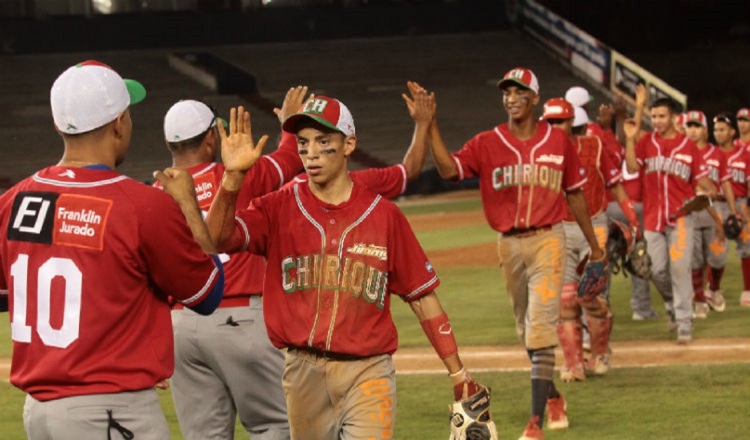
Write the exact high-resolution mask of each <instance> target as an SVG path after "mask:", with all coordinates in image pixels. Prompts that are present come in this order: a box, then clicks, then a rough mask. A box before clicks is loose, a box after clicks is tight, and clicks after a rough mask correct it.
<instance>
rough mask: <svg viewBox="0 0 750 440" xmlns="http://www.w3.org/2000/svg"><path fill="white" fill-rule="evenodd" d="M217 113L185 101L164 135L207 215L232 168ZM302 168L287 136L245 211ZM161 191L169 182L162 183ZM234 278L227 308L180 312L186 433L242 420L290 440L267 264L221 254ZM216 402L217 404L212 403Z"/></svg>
mask: <svg viewBox="0 0 750 440" xmlns="http://www.w3.org/2000/svg"><path fill="white" fill-rule="evenodd" d="M306 96H307V87H305V86H297V87H292V88H290V89H289V90H288V91H287V94H286V96H285V98H284V102H283V104H282V106H281V108H277V109H276V112H277V114H278V117H279V120H280V122H282V121H283V120H284V118H285V117H286V116H288V115H290V114H292V113H293V112H294V111H296V110H297V109H298V108H299V107H300V106H301V105H302V103H303V102H304V101H305V98H306ZM216 121H217V115H216V114H215V113H214V111H213V110H212V109H211V108H210V107H209V106H208V105H206V104H205V103H203V102H200V101H196V100H189V99H188V100H182V101H179V102H177V103H175V104H174V105H173V106H172V107H170V109H169V111H167V113H166V115H165V117H164V138H165V141H166V144H167V149H168V150H169V151H170V153H171V154H172V167H174V168H177V169H183V170H187V171H188V172H190V174H191V175H192V177H193V181H194V182H195V193H196V197H197V199H198V205H199V206H200V208H201V209H202V210H204V212H207V211H208V208H209V206H211V202H212V201H213V199H214V197H215V196H216V193H217V192H218V190H219V185H220V184H221V176H222V175H223V173H224V166H223V165H222V164H221V163H218V162H216V158H217V155H218V153H219V149H220V147H221V139H220V137H219V131H218V128H217V126H216ZM301 169H302V161H301V160H300V158H299V154H297V142H296V140H295V138H294V136H293V135H292V134H290V133H286V132H283V131H282V134H281V144H280V145H279V148H278V149H277V150H276V151H274V152H273V153H271V154H268V155H265V156H263V157H262V158H260V160H259V161H258V163H257V164H256V166H254V167H253V168H252V169H251V170H250V172H248V173H247V175H246V176H245V181H244V182H243V187H242V190H241V191H240V195H239V202H238V203H239V204H240V206H247V205H248V203H249V202H250V200H251V199H253V198H255V197H258V196H261V195H264V194H267V193H269V192H271V191H274V190H277V189H279V188H280V187H281V186H282V185H283V184H284V183H285V182H287V181H289V180H291V179H292V178H293V177H294V176H295V175H296V174H297V173H298V172H299V171H300V170H301ZM155 186H157V187H160V186H161V185H160V184H159V183H158V182H157V183H156V184H155ZM220 256H221V258H222V260H223V261H224V268H225V273H226V288H225V292H224V299H223V300H222V301H221V303H220V304H219V307H218V308H219V310H217V311H216V312H215V313H213V314H212V315H210V316H201V315H200V314H197V313H194V312H193V311H191V310H190V309H186V308H184V307H182V306H181V305H180V304H179V303H178V304H176V305H175V307H174V309H173V311H172V323H173V327H174V334H175V372H174V375H173V376H172V381H171V382H172V396H173V399H174V404H175V412H176V413H177V420H178V422H179V424H180V430H181V431H182V436H183V437H184V438H185V439H186V440H208V439H228V438H233V436H234V427H235V419H236V418H237V416H239V420H240V423H241V424H242V426H243V427H244V428H245V429H246V430H247V432H248V433H249V434H250V435H251V436H252V438H253V440H256V439H257V440H263V439H267V440H282V439H288V438H289V422H288V420H287V414H286V402H285V400H284V391H283V390H282V388H281V374H282V372H283V369H284V353H283V352H282V351H281V350H279V349H277V348H276V347H274V346H273V345H271V342H270V341H269V339H268V334H267V333H266V325H265V322H264V319H263V307H262V298H261V295H262V293H263V274H264V272H265V262H264V261H263V258H262V257H259V256H257V255H252V254H250V253H247V252H241V253H238V254H232V255H229V254H221V255H220ZM207 402H210V404H208V405H207V404H206V403H207Z"/></svg>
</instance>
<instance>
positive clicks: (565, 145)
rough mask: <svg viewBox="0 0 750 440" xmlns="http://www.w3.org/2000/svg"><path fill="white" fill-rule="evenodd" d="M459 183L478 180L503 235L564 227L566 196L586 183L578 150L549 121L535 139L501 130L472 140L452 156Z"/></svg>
mask: <svg viewBox="0 0 750 440" xmlns="http://www.w3.org/2000/svg"><path fill="white" fill-rule="evenodd" d="M451 157H452V158H453V161H454V162H455V163H456V166H457V167H458V180H463V179H467V178H470V177H475V176H478V177H479V189H480V193H481V195H482V205H483V207H484V215H485V217H486V218H487V221H488V222H489V224H490V226H491V227H492V228H493V229H495V230H496V231H499V232H507V231H509V230H510V229H511V228H519V229H526V228H531V227H541V226H547V225H553V224H555V223H559V222H561V221H562V220H563V219H564V218H565V217H566V215H567V213H568V204H567V201H566V199H565V192H566V191H567V192H569V191H574V190H578V189H580V188H582V187H583V184H584V183H585V182H586V176H585V170H584V169H583V168H582V167H581V163H580V161H579V160H578V154H577V153H576V149H575V147H574V146H573V144H572V143H571V141H570V138H569V137H568V135H567V134H565V132H564V131H562V130H560V129H559V128H554V127H552V126H550V125H549V124H547V123H546V122H544V121H540V122H538V127H537V132H536V134H534V136H532V137H531V138H530V139H527V140H525V141H521V140H518V139H516V137H515V136H513V135H512V134H511V133H510V131H509V130H508V124H502V125H499V126H497V127H495V128H494V129H493V130H488V131H484V132H481V133H479V134H477V135H476V136H474V137H473V138H472V139H470V140H469V141H468V142H467V143H466V144H464V146H463V147H462V148H461V150H460V151H458V152H457V153H454V154H452V155H451Z"/></svg>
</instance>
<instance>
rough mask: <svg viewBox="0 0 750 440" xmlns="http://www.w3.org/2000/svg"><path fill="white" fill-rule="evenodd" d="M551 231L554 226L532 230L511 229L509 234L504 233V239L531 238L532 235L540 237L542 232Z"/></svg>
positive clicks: (538, 227)
mask: <svg viewBox="0 0 750 440" xmlns="http://www.w3.org/2000/svg"><path fill="white" fill-rule="evenodd" d="M550 229H552V225H544V226H532V227H530V228H510V229H509V230H508V231H507V232H503V237H516V238H523V237H531V236H532V235H538V234H541V233H542V232H547V231H549V230H550Z"/></svg>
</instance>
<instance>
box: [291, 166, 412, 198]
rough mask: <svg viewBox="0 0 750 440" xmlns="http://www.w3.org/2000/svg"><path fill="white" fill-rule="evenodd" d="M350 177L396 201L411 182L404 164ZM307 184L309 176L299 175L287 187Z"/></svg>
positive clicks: (353, 173) (370, 170)
mask: <svg viewBox="0 0 750 440" xmlns="http://www.w3.org/2000/svg"><path fill="white" fill-rule="evenodd" d="M349 177H350V178H351V179H352V180H353V181H355V182H359V183H361V184H362V185H364V186H365V187H367V189H369V190H370V191H372V192H374V193H376V194H380V195H381V196H383V197H385V198H386V199H395V198H396V197H398V196H401V195H403V194H404V193H405V192H406V186H407V185H408V184H409V180H408V178H407V176H406V167H404V165H403V164H396V165H391V166H389V167H384V168H368V169H365V170H358V171H349ZM306 182H307V174H299V175H297V176H296V177H295V178H294V179H292V181H291V182H289V183H287V184H286V185H287V186H292V185H295V184H298V183H305V184H306Z"/></svg>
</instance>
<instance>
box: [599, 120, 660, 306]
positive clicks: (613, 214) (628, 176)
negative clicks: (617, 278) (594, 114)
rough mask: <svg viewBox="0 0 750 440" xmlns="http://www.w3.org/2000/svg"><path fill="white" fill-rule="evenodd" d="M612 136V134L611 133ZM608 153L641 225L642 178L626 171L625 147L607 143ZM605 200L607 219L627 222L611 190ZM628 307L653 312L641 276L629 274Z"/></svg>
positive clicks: (637, 172) (648, 294) (645, 282)
mask: <svg viewBox="0 0 750 440" xmlns="http://www.w3.org/2000/svg"><path fill="white" fill-rule="evenodd" d="M613 136H614V135H613ZM606 145H607V147H608V148H609V151H610V154H611V156H612V158H613V159H614V163H616V164H619V166H620V168H621V174H622V188H623V189H624V190H625V194H627V196H628V199H630V203H631V205H632V206H633V210H634V211H635V213H636V215H637V216H638V222H639V223H640V225H641V227H643V198H642V193H643V179H642V177H641V176H642V175H641V173H640V171H636V172H635V173H631V172H629V171H628V164H627V163H626V161H625V148H623V147H622V145H620V144H619V143H616V144H614V145H613V144H611V143H607V144H606ZM607 197H608V198H607V200H608V201H609V204H608V206H607V218H608V220H617V221H619V222H621V223H623V224H629V220H628V218H627V217H626V216H625V213H623V212H622V208H621V207H620V204H619V203H618V202H617V200H616V199H615V197H614V195H612V193H611V191H610V192H608V193H607ZM630 308H631V310H632V311H633V313H634V314H635V315H638V316H650V315H653V314H654V311H653V309H652V308H651V292H650V291H649V284H648V281H647V280H644V279H643V278H641V277H639V276H636V275H631V276H630Z"/></svg>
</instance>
